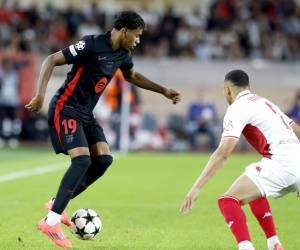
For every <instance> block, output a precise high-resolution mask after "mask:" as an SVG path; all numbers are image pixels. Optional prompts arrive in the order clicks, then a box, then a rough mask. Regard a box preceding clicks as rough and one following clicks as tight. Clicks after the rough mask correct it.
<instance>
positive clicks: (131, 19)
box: [114, 10, 146, 30]
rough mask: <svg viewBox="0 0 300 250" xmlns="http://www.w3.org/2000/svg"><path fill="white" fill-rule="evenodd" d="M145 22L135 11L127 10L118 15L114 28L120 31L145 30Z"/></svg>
mask: <svg viewBox="0 0 300 250" xmlns="http://www.w3.org/2000/svg"><path fill="white" fill-rule="evenodd" d="M145 26H146V25H145V22H144V20H143V18H142V17H141V16H140V15H139V14H138V13H136V12H135V11H131V10H127V11H122V12H121V13H119V14H118V15H117V16H116V18H115V22H114V28H115V29H117V30H120V29H122V28H127V29H130V30H134V29H145Z"/></svg>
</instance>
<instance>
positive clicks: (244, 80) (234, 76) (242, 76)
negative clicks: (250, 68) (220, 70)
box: [225, 69, 249, 87]
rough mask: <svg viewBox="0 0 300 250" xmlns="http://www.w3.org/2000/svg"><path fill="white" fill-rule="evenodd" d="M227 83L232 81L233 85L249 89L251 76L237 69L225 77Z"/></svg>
mask: <svg viewBox="0 0 300 250" xmlns="http://www.w3.org/2000/svg"><path fill="white" fill-rule="evenodd" d="M225 81H230V82H232V83H233V85H235V86H238V87H247V86H249V76H248V75H247V73H246V72H245V71H243V70H240V69H235V70H232V71H230V72H228V73H227V74H226V75H225Z"/></svg>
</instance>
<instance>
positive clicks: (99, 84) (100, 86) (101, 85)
mask: <svg viewBox="0 0 300 250" xmlns="http://www.w3.org/2000/svg"><path fill="white" fill-rule="evenodd" d="M106 84H107V78H105V77H102V78H101V79H100V80H99V81H98V82H97V83H96V85H95V93H96V94H99V93H100V92H101V91H102V90H103V89H104V88H105V86H106Z"/></svg>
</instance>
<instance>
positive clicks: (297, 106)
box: [287, 90, 300, 124]
mask: <svg viewBox="0 0 300 250" xmlns="http://www.w3.org/2000/svg"><path fill="white" fill-rule="evenodd" d="M287 115H288V116H289V117H290V118H291V119H293V120H294V122H296V123H298V124H300V90H298V92H297V94H296V97H295V100H294V103H293V105H292V107H291V108H290V110H289V111H288V112H287Z"/></svg>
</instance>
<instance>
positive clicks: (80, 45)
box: [75, 40, 85, 50]
mask: <svg viewBox="0 0 300 250" xmlns="http://www.w3.org/2000/svg"><path fill="white" fill-rule="evenodd" d="M75 48H76V49H77V50H83V49H84V48H85V41H82V40H81V41H78V42H77V43H76V44H75Z"/></svg>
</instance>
